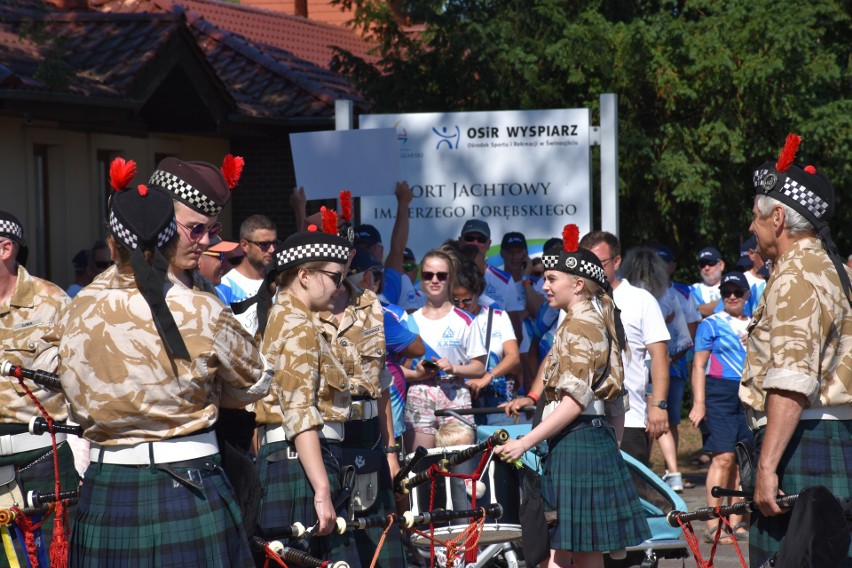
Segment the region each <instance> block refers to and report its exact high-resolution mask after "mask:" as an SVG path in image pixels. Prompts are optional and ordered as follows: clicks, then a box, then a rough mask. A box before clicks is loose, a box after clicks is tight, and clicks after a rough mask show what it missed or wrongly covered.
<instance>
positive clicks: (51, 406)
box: [0, 266, 71, 424]
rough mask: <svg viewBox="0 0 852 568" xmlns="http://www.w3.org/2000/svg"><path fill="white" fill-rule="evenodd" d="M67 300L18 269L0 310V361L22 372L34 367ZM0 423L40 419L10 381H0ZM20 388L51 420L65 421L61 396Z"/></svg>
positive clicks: (30, 384) (49, 284)
mask: <svg viewBox="0 0 852 568" xmlns="http://www.w3.org/2000/svg"><path fill="white" fill-rule="evenodd" d="M70 301H71V299H70V298H69V297H68V296H67V295H66V294H65V292H64V291H63V290H62V288H60V287H59V286H57V285H55V284H53V283H52V282H48V281H47V280H42V279H41V278H36V277H35V276H32V275H30V273H28V272H27V271H26V269H25V268H24V267H23V266H18V278H17V281H16V282H15V289H14V290H13V291H12V297H11V298H10V299H9V303H8V304H3V305H2V306H0V322H1V323H0V340H2V341H0V359H7V360H8V361H9V362H11V363H12V364H13V365H20V366H22V367H25V368H29V369H32V368H38V367H36V366H35V361H36V358H37V357H38V355H39V353H40V352H41V351H42V350H43V349H44V348H45V345H44V344H43V343H41V341H40V339H41V338H42V336H43V335H44V334H45V333H47V332H48V331H49V330H50V329H51V328H52V327H53V326H54V325H55V323H56V321H57V320H58V319H59V317H60V312H61V311H62V309H63V308H64V307H65V306H67V305H68V303H69V302H70ZM0 381H2V384H3V388H2V389H0V423H4V424H9V423H19V424H20V423H24V424H26V423H28V422H29V421H30V419H31V418H32V417H33V416H41V413H40V412H39V411H38V408H36V406H35V403H34V402H33V401H32V400H31V399H30V398H29V397H28V396H27V394H26V392H25V391H24V389H23V388H21V385H20V384H19V383H18V379H15V378H12V377H0ZM24 384H26V385H27V387H28V388H29V389H30V390H31V391H32V392H33V394H35V395H36V398H38V400H39V402H40V403H41V404H42V405H43V406H44V408H45V410H47V412H48V413H49V414H50V416H51V417H52V418H54V419H55V420H65V418H66V417H67V414H68V413H67V410H66V405H65V397H64V396H63V395H62V393H59V392H55V391H50V390H47V389H45V388H42V387H40V386H39V385H36V384H35V383H33V382H32V381H29V380H25V381H24Z"/></svg>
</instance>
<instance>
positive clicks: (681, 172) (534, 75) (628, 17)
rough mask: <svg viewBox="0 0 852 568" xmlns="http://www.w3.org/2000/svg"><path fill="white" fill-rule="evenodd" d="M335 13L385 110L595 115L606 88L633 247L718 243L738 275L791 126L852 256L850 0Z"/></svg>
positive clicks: (365, 84)
mask: <svg viewBox="0 0 852 568" xmlns="http://www.w3.org/2000/svg"><path fill="white" fill-rule="evenodd" d="M337 3H338V4H340V5H341V6H344V7H347V8H351V9H352V10H353V13H354V15H353V19H352V21H351V24H352V25H353V26H354V27H356V28H357V29H360V30H362V33H363V34H364V35H365V36H367V37H368V38H370V39H371V40H373V41H374V42H375V43H376V44H377V45H378V47H377V50H376V51H377V52H376V54H375V55H376V56H377V58H378V60H377V61H375V62H366V61H363V60H360V59H359V58H357V57H354V56H352V54H350V53H347V52H344V51H340V52H339V53H338V55H337V57H336V58H335V66H336V69H337V70H338V71H341V72H343V73H346V74H348V75H349V76H350V77H351V78H352V80H353V81H354V82H355V83H356V84H357V86H358V87H359V88H360V89H361V92H362V93H363V94H364V96H365V97H366V99H367V100H368V101H370V102H371V103H372V105H373V107H374V109H375V110H376V112H429V111H463V110H467V111H472V110H495V109H536V108H560V107H589V108H592V109H593V110H594V111H595V112H597V110H598V109H597V105H598V97H599V95H600V93H605V92H614V93H617V94H618V97H619V121H620V124H619V139H620V148H619V162H620V187H621V203H622V211H629V212H630V215H629V217H627V216H622V219H621V231H622V238H623V240H624V242H625V243H626V244H627V245H628V246H630V245H634V244H640V243H667V244H670V245H672V246H673V247H675V249H676V250H677V251H678V252H679V253H681V258H683V259H686V258H690V259H692V258H694V254H695V252H696V251H697V250H698V249H700V248H701V247H703V246H707V245H708V244H713V245H716V246H718V247H719V248H720V250H722V251H723V252H725V253H726V255H727V256H728V258H729V263H728V264H729V266H732V265H733V260H735V259H734V258H731V255H732V254H733V253H734V251H736V250H737V247H738V245H739V242H740V241H741V240H742V239H743V238H744V237H745V236H746V235H747V230H748V224H749V222H750V218H751V201H752V196H753V194H754V191H753V188H752V185H751V177H752V170H753V169H754V168H755V167H756V166H758V165H759V164H761V163H762V162H764V161H766V160H769V159H771V158H773V157H776V156H777V153H778V152H779V151H780V148H781V146H782V145H783V141H784V138H785V137H786V134H787V133H788V132H791V131H794V132H796V133H798V134H800V135H801V136H802V137H803V143H802V147H801V150H800V160H801V161H803V162H808V163H813V164H814V165H815V166H816V167H817V168H818V169H821V170H822V171H823V172H824V173H826V175H828V176H829V178H830V179H831V180H832V182H833V184H834V187H835V191H836V193H837V208H836V211H837V212H836V216H835V220H834V221H833V222H832V227H833V233H834V236H835V240H836V241H837V243H838V245H839V247H840V249H841V251H850V252H852V228H851V227H852V225H850V221H852V208H849V207H848V206H846V205H847V204H848V203H849V199H848V198H847V197H846V191H845V190H846V188H848V187H849V186H850V185H852V183H850V182H852V165H850V162H849V160H848V158H849V157H850V156H852V96H850V95H852V89H850V87H852V71H850V62H852V43H850V42H849V41H848V39H847V38H849V37H850V35H852V34H851V33H850V32H852V25H850V22H852V4H850V2H849V0H845V1H843V0H823V1H819V2H814V3H801V2H793V1H791V0H771V1H770V0H752V1H751V2H740V1H736V0H698V1H694V2H689V3H686V2H683V1H681V3H680V4H677V3H673V2H654V1H640V2H632V3H630V2H624V1H621V2H603V1H591V0H585V1H570V2H569V1H560V0H446V1H437V0H431V1H430V0H421V1H417V0H410V1H409V2H408V3H406V2H401V1H397V2H393V3H390V2H387V1H384V0H337ZM410 24H415V25H416V29H420V30H422V31H420V32H419V33H412V32H411V31H409V27H407V26H408V25H410ZM689 264H690V265H691V262H690V263H689ZM690 268H691V266H690ZM693 276H694V274H693Z"/></svg>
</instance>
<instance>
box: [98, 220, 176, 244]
mask: <svg viewBox="0 0 852 568" xmlns="http://www.w3.org/2000/svg"><path fill="white" fill-rule="evenodd" d="M109 228H110V231H112V234H113V235H115V237H116V238H117V239H118V240H119V241H121V242H122V243H123V244H124V245H126V246H128V247H130V250H136V247H138V246H139V237H138V235H136V233H134V232H133V231H131V230H130V229H128V228H127V227H125V226H124V224H123V223H122V222H121V220H120V219H119V218H118V217H116V216H115V213H113V212H112V211H110V212H109ZM176 232H177V223H176V222H175V219H174V218H173V219H172V222H171V223H169V224H168V225H167V226H166V227H165V228H164V229H163V230H162V231H160V233H159V234H158V235H157V248H160V249H161V248H163V247H164V246H165V245H167V244H168V243H169V241H171V240H172V238H173V237H174V236H175V233H176Z"/></svg>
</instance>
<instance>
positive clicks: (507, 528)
mask: <svg viewBox="0 0 852 568" xmlns="http://www.w3.org/2000/svg"><path fill="white" fill-rule="evenodd" d="M468 447H470V446H448V447H445V448H432V449H431V450H429V454H428V455H427V456H426V457H424V458H423V459H422V460H420V462H419V463H417V465H416V466H415V467H414V470H413V471H412V472H411V473H409V477H413V476H414V475H416V474H418V473H420V472H422V471H425V470H426V469H428V468H429V467H430V466H431V465H433V464H436V463H438V462H439V461H440V460H442V459H444V458H447V457H449V456H451V455H453V454H456V453H458V452H460V451H461V450H464V449H466V448H468ZM412 455H413V454H412ZM412 455H409V456H408V457H407V459H411V457H412ZM481 458H482V454H478V455H476V456H474V457H473V458H472V459H470V460H467V461H465V462H463V463H461V464H459V465H456V466H453V467H451V468H450V471H451V472H452V473H458V474H471V473H473V472H474V471H476V466H477V465H479V461H480V459H481ZM465 481H466V480H464V479H460V478H455V477H444V476H438V477H437V478H436V483H435V499H434V510H439V509H445V510H451V511H463V510H465V509H471V508H473V506H472V503H471V495H472V494H471V492H472V491H473V488H474V487H476V486H477V485H475V484H472V483H470V482H468V484H467V487H466V484H465ZM479 482H480V484H479V485H478V489H479V494H477V496H476V506H477V507H484V506H486V505H490V504H492V503H499V504H500V505H501V506H502V507H503V516H502V517H500V518H499V519H494V518H491V517H486V519H485V526H484V527H483V531H482V534H481V535H480V537H479V542H480V544H483V545H488V544H494V543H501V542H513V541H517V540H520V538H521V524H520V513H519V511H520V506H521V471H520V470H518V469H517V468H515V467H514V466H512V465H509V464H506V463H504V462H502V461H501V460H500V459H499V458H497V457H494V456H492V458H491V459H490V460H489V461H488V463H487V464H486V466H485V468H484V469H483V472H482V477H481V478H480V480H479ZM483 486H484V487H483ZM431 488H432V483H431V482H427V483H424V484H423V485H418V486H417V487H412V488H411V510H412V512H413V513H414V514H417V515H419V514H421V513H423V512H429V511H430V509H429V499H430V492H431ZM483 489H484V492H483ZM468 524H469V519H458V520H456V521H452V522H451V523H449V524H448V523H441V524H438V523H436V524H435V536H436V538H438V539H440V540H449V539H451V538H453V537H456V536H458V535H459V534H460V533H461V532H462V531H463V530H464V528H465V527H466V526H467V525H468ZM424 532H426V531H425V530H424ZM411 542H412V543H413V544H414V545H415V546H421V547H428V546H429V542H428V540H427V539H426V538H424V537H421V536H419V535H416V534H414V535H412V537H411Z"/></svg>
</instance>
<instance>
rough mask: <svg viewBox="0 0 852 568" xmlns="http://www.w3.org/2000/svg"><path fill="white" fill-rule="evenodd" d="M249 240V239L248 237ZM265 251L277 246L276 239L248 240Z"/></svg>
mask: <svg viewBox="0 0 852 568" xmlns="http://www.w3.org/2000/svg"><path fill="white" fill-rule="evenodd" d="M246 240H247V241H248V239H246ZM248 242H250V243H251V244H253V245H254V246H256V247H257V248H259V249H260V250H262V251H263V252H266V251H268V250H269V249H270V248H271V247H274V246H275V241H248Z"/></svg>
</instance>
